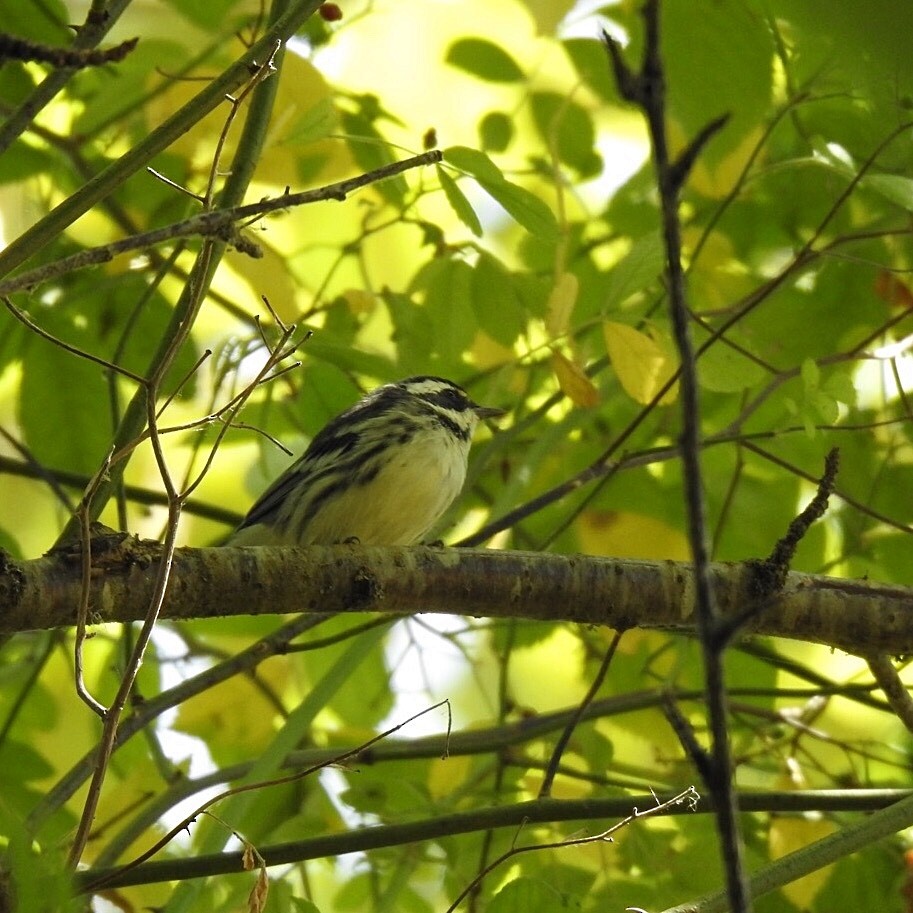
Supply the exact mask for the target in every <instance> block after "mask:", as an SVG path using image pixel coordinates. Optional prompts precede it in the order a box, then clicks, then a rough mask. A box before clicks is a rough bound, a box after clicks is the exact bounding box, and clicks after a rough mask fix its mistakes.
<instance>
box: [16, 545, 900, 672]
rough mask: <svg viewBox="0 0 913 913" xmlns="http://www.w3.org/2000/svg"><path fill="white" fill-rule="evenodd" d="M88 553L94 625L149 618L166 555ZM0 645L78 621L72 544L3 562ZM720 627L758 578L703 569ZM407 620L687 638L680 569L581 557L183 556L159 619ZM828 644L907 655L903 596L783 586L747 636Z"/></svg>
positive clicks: (858, 587)
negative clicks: (288, 615) (531, 622)
mask: <svg viewBox="0 0 913 913" xmlns="http://www.w3.org/2000/svg"><path fill="white" fill-rule="evenodd" d="M112 540H113V541H112V544H111V546H110V547H106V548H105V549H104V551H102V548H101V546H100V545H99V542H98V541H97V540H96V541H94V542H93V550H94V552H95V554H96V561H95V563H94V567H95V573H94V574H93V577H92V590H91V594H90V610H91V616H90V619H89V622H90V623H93V624H94V623H97V624H101V623H107V622H126V621H138V620H141V619H142V618H143V617H145V611H146V607H147V606H148V605H149V601H150V598H151V596H152V594H153V591H154V582H155V575H156V573H157V568H158V565H159V563H160V562H161V560H162V555H163V553H162V546H161V545H160V544H159V543H157V542H149V541H143V540H139V539H135V538H132V537H128V538H123V534H121V533H114V534H112ZM0 557H3V558H4V560H3V561H2V563H0V631H26V630H48V629H51V628H60V627H69V626H71V625H73V624H74V623H75V621H76V616H75V612H74V606H76V605H78V602H79V594H80V573H79V569H80V562H81V551H80V547H79V545H78V543H73V544H71V545H70V546H68V547H64V548H61V549H55V550H54V551H52V552H51V553H49V554H48V555H46V556H44V557H42V558H36V559H33V560H28V561H19V560H15V559H13V558H11V557H9V556H5V555H3V553H2V552H0ZM711 574H712V577H713V585H714V588H715V590H716V591H717V593H718V596H719V603H720V613H721V616H722V617H723V618H724V619H725V618H731V617H734V616H736V615H737V614H738V613H739V612H740V611H741V610H742V609H743V607H744V606H745V605H746V604H747V603H748V602H749V601H751V600H752V599H753V598H754V596H755V594H756V578H755V571H754V566H753V565H751V564H749V563H745V564H713V565H711ZM359 611H367V612H380V613H383V614H386V615H391V614H402V613H408V614H414V613H417V612H431V613H444V614H455V615H473V616H485V617H490V618H533V619H537V620H540V621H566V622H577V623H581V624H588V625H606V626H609V627H612V628H615V629H619V628H626V627H643V628H665V629H671V630H678V631H689V632H691V631H693V630H694V575H693V569H692V568H691V566H690V564H689V563H687V562H674V561H665V562H656V561H634V560H622V559H615V558H601V557H592V556H587V555H543V554H538V553H530V552H507V551H492V550H486V549H479V550H471V549H452V548H426V547H415V548H405V547H401V548H379V547H374V548H369V547H366V546H359V545H354V544H353V545H329V546H309V547H308V548H292V547H255V548H179V549H177V550H176V551H175V554H174V566H173V569H172V584H171V589H170V591H169V595H168V599H167V601H166V603H165V605H164V607H163V610H162V617H163V618H166V617H167V618H169V619H172V620H182V619H188V618H222V617H232V616H236V615H257V614H266V615H272V614H277V613H278V614H281V613H285V612H317V613H319V614H327V613H330V614H331V613H334V612H359ZM752 632H755V633H764V634H771V635H775V636H780V637H790V638H794V639H798V640H806V641H811V642H814V643H824V644H828V645H830V646H834V647H837V648H839V649H843V650H847V651H848V652H850V653H856V654H866V653H879V652H890V653H913V589H911V588H909V587H902V586H893V585H888V584H876V583H870V582H867V581H854V580H842V579H838V578H833V577H823V576H815V575H811V574H799V573H796V572H791V573H789V574H788V575H787V578H786V582H785V584H784V586H783V589H782V590H781V591H780V592H778V593H777V594H775V595H774V597H773V598H772V599H771V602H770V605H769V607H768V608H766V609H765V611H764V612H762V613H760V614H759V615H758V616H757V617H755V618H752V619H751V620H750V621H749V622H748V623H747V624H746V627H745V629H744V633H752Z"/></svg>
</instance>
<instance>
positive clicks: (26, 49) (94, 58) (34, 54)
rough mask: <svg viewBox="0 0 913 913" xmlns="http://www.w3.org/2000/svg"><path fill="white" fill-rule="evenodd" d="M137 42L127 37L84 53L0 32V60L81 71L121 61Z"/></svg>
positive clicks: (83, 51) (89, 49) (76, 49)
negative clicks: (23, 61) (27, 61)
mask: <svg viewBox="0 0 913 913" xmlns="http://www.w3.org/2000/svg"><path fill="white" fill-rule="evenodd" d="M138 42H139V38H130V39H128V40H127V41H122V42H121V43H120V44H118V45H115V46H114V47H113V48H108V49H107V50H104V51H103V50H99V49H97V48H86V49H85V50H83V49H80V48H57V47H53V46H51V45H47V44H39V43H38V42H35V41H28V40H27V39H25V38H17V37H16V36H15V35H9V34H7V33H6V32H0V60H29V61H35V62H37V63H49V64H51V66H54V67H69V68H70V69H73V70H82V69H84V68H85V67H100V66H104V65H105V64H106V63H117V62H118V61H121V60H123V59H124V58H125V57H126V56H127V55H128V54H129V53H130V52H131V51H132V50H133V49H134V48H135V47H136V45H137V43H138Z"/></svg>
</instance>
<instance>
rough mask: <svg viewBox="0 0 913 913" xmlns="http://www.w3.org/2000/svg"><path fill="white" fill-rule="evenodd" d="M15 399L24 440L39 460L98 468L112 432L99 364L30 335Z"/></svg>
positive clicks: (77, 467) (89, 469)
mask: <svg viewBox="0 0 913 913" xmlns="http://www.w3.org/2000/svg"><path fill="white" fill-rule="evenodd" d="M18 405H19V409H18V411H19V423H20V424H21V425H22V430H23V433H24V436H25V443H26V444H27V445H28V447H29V449H30V450H31V451H32V454H33V455H34V457H35V459H37V460H38V462H39V463H41V464H43V465H44V466H47V467H50V468H52V469H68V470H70V471H72V472H82V473H86V474H91V473H93V472H95V471H96V470H97V469H98V467H99V465H100V463H101V460H102V459H103V457H104V456H105V453H106V450H107V447H108V443H109V440H110V435H111V417H110V413H109V411H108V387H107V384H106V382H105V378H104V369H103V368H102V367H100V366H99V365H97V364H92V363H91V362H88V361H86V360H85V359H82V358H79V357H78V356H76V355H71V354H70V353H69V352H66V351H64V350H63V349H61V348H59V347H58V346H56V345H53V344H51V343H49V342H45V341H44V340H39V339H35V340H32V341H31V345H29V347H28V349H27V352H26V354H25V357H24V358H23V360H22V386H21V388H20V391H19V404H18Z"/></svg>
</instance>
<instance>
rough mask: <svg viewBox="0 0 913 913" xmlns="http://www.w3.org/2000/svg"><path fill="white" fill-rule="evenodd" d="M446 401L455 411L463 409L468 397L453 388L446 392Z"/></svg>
mask: <svg viewBox="0 0 913 913" xmlns="http://www.w3.org/2000/svg"><path fill="white" fill-rule="evenodd" d="M443 398H444V401H445V402H446V403H447V405H448V406H453V407H454V408H455V409H458V408H461V407H462V406H463V405H465V403H466V395H465V394H464V393H463V391H462V390H455V389H454V388H453V387H451V388H450V389H448V390H446V391H445V392H444V397H443Z"/></svg>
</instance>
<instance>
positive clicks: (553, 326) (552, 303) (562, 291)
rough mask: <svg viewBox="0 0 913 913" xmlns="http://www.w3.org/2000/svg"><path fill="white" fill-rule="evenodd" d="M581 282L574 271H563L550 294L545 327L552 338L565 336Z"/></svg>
mask: <svg viewBox="0 0 913 913" xmlns="http://www.w3.org/2000/svg"><path fill="white" fill-rule="evenodd" d="M579 288H580V283H579V281H578V279H577V277H576V276H575V275H574V274H573V273H562V274H561V275H560V276H559V277H558V278H557V279H556V280H555V284H554V285H553V286H552V291H551V294H550V295H549V296H548V306H547V311H546V317H545V327H546V329H547V330H548V332H549V335H550V336H552V338H555V337H557V336H563V335H564V334H565V333H566V332H567V330H568V327H569V325H570V320H571V314H572V313H573V311H574V305H575V304H576V303H577V292H578V291H579Z"/></svg>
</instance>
